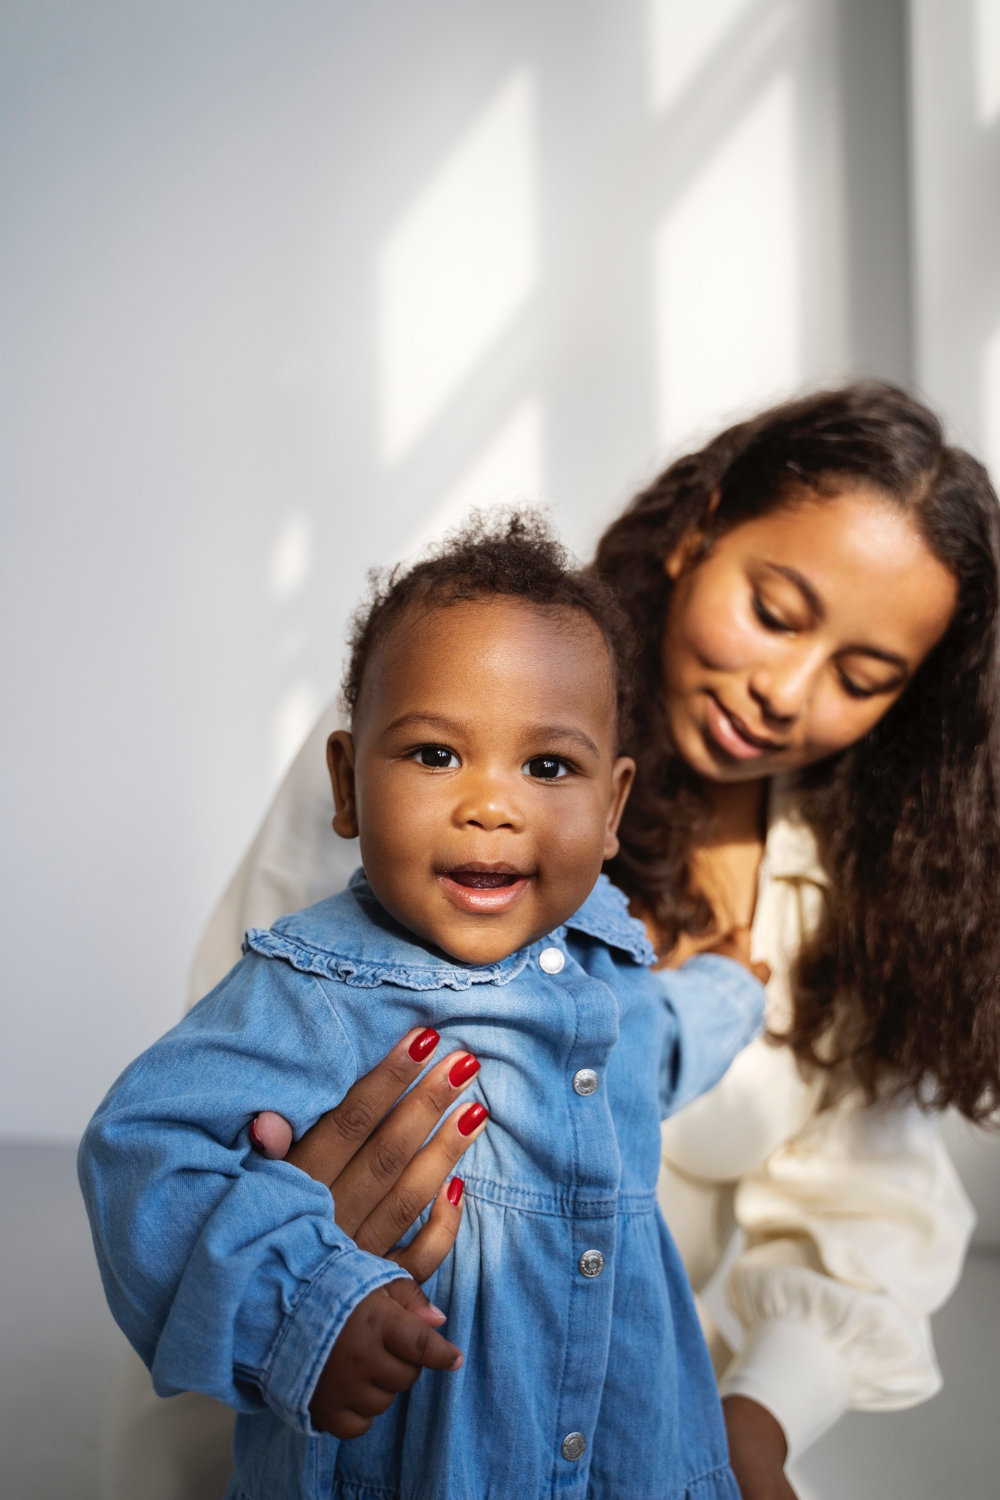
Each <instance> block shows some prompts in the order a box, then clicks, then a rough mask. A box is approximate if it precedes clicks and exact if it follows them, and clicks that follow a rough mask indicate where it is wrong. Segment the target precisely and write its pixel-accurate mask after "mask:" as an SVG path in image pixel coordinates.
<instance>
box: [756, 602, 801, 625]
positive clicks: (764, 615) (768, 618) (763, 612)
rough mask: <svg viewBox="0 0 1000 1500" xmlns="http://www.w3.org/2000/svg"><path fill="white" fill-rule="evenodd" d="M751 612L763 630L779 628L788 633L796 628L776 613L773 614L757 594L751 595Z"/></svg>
mask: <svg viewBox="0 0 1000 1500" xmlns="http://www.w3.org/2000/svg"><path fill="white" fill-rule="evenodd" d="M753 612H754V614H755V615H756V616H757V619H758V620H759V621H760V623H761V624H762V625H763V627H764V629H765V630H780V631H783V632H784V633H786V634H788V633H791V632H794V631H795V630H796V629H797V628H798V627H797V626H795V625H791V624H789V622H788V621H787V620H783V619H781V618H780V617H779V616H778V615H776V614H773V613H772V612H771V610H770V609H768V607H767V605H766V604H765V603H764V601H763V599H762V598H761V597H760V595H759V594H754V595H753Z"/></svg>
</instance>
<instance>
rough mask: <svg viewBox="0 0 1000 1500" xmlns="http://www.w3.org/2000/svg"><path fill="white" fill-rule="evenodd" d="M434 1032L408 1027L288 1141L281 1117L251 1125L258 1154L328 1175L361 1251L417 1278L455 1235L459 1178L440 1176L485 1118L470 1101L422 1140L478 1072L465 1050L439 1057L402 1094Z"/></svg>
mask: <svg viewBox="0 0 1000 1500" xmlns="http://www.w3.org/2000/svg"><path fill="white" fill-rule="evenodd" d="M439 1040H440V1038H439V1037H438V1034H437V1032H436V1031H434V1030H433V1029H431V1028H430V1027H426V1028H424V1029H423V1030H417V1029H415V1030H413V1031H411V1032H409V1033H408V1034H407V1035H406V1036H405V1037H403V1039H402V1041H401V1042H399V1043H398V1044H397V1045H396V1046H395V1047H394V1048H393V1049H392V1051H391V1052H390V1053H389V1055H388V1056H387V1057H386V1058H384V1059H383V1060H382V1062H380V1063H378V1064H377V1065H376V1066H375V1067H374V1068H372V1070H371V1072H370V1073H366V1074H365V1076H364V1077H363V1078H359V1079H358V1081H357V1083H356V1084H355V1085H354V1087H353V1088H352V1089H350V1090H349V1092H348V1093H347V1094H346V1095H345V1096H344V1098H343V1099H342V1100H341V1101H340V1103H339V1104H338V1105H336V1106H335V1108H333V1109H331V1110H328V1111H327V1113H326V1114H325V1115H323V1116H322V1117H321V1118H320V1119H319V1120H317V1121H316V1124H315V1125H313V1126H312V1128H311V1129H310V1130H307V1131H306V1133H305V1135H304V1136H303V1137H302V1139H301V1140H299V1141H296V1143H295V1145H294V1146H292V1145H291V1139H292V1129H291V1126H290V1125H289V1124H288V1121H287V1120H285V1119H283V1118H282V1116H281V1115H277V1114H274V1113H273V1112H272V1111H270V1110H267V1111H263V1112H262V1113H261V1114H259V1115H258V1116H257V1117H256V1119H255V1120H254V1122H253V1124H252V1125H251V1135H252V1137H253V1139H254V1143H255V1145H256V1146H257V1149H258V1150H259V1151H261V1152H262V1154H263V1155H265V1156H268V1157H270V1158H272V1159H276V1158H279V1157H284V1159H285V1160H286V1161H290V1162H292V1163H293V1164H294V1165H295V1166H297V1167H299V1168H300V1170H301V1171H303V1172H305V1173H306V1174H307V1175H308V1176H309V1177H312V1178H314V1179H315V1181H317V1182H325V1183H326V1185H327V1187H328V1188H329V1189H330V1192H331V1193H332V1194H333V1201H334V1217H335V1219H336V1221H337V1223H338V1225H339V1226H340V1228H341V1229H343V1230H344V1232H345V1234H349V1235H350V1236H351V1238H352V1239H353V1240H354V1242H355V1244H356V1245H357V1246H358V1247H359V1249H361V1250H367V1251H369V1252H370V1253H371V1254H372V1255H383V1256H386V1257H387V1258H388V1259H389V1260H393V1261H395V1262H396V1263H397V1265H399V1266H401V1267H402V1269H403V1270H404V1271H406V1272H408V1273H409V1275H410V1276H412V1277H413V1279H414V1281H426V1280H427V1278H428V1276H430V1275H432V1274H433V1272H434V1271H436V1270H437V1268H438V1266H439V1265H440V1264H441V1262H442V1261H443V1260H444V1259H445V1257H446V1256H447V1255H448V1252H449V1251H450V1250H451V1247H452V1245H453V1244H454V1243H455V1236H456V1235H457V1233H458V1226H459V1223H460V1222H461V1218H462V1180H461V1178H459V1177H454V1178H452V1180H451V1182H450V1183H448V1185H447V1187H445V1181H446V1179H447V1178H448V1177H449V1175H450V1173H451V1171H452V1169H453V1168H454V1166H455V1165H456V1163H457V1162H458V1161H459V1160H460V1158H461V1156H462V1154H463V1152H464V1151H466V1150H467V1149H468V1147H469V1146H471V1145H472V1142H473V1141H474V1140H475V1139H476V1138H477V1136H479V1135H481V1134H482V1132H483V1130H484V1129H485V1128H486V1124H487V1121H488V1118H489V1116H488V1114H487V1112H486V1109H485V1107H484V1106H483V1105H482V1104H479V1103H475V1104H471V1105H469V1106H468V1107H467V1108H465V1109H457V1110H455V1111H454V1113H453V1114H452V1115H450V1116H449V1118H448V1119H447V1120H446V1121H445V1122H444V1124H443V1125H442V1126H441V1128H440V1129H439V1130H437V1132H436V1134H435V1135H434V1138H433V1140H430V1141H428V1140H427V1137H428V1135H429V1134H430V1132H431V1131H432V1130H434V1128H435V1126H437V1125H438V1123H439V1121H440V1120H441V1117H442V1115H443V1114H444V1113H445V1112H446V1111H447V1110H448V1109H449V1108H450V1107H451V1106H452V1105H453V1104H454V1103H455V1100H456V1099H457V1098H458V1097H459V1095H460V1094H461V1093H462V1091H463V1090H464V1089H466V1088H468V1086H469V1084H470V1083H471V1082H472V1080H473V1079H474V1078H475V1076H476V1074H477V1073H478V1072H479V1063H478V1062H477V1061H476V1059H475V1058H474V1057H473V1056H472V1055H471V1053H468V1052H452V1053H450V1054H449V1055H448V1056H447V1057H445V1058H443V1059H442V1061H441V1062H439V1063H437V1064H435V1066H434V1067H433V1068H431V1070H430V1071H429V1072H428V1074H427V1076H426V1077H425V1078H421V1080H420V1082H419V1083H418V1084H417V1085H416V1087H415V1088H413V1089H412V1090H411V1091H410V1093H408V1094H407V1095H406V1098H405V1099H403V1100H402V1102H399V1101H400V1098H401V1096H402V1095H403V1094H404V1093H406V1090H407V1089H408V1088H409V1087H410V1085H411V1084H412V1083H413V1081H414V1079H415V1078H417V1077H418V1076H419V1074H420V1071H421V1069H422V1068H423V1067H424V1065H425V1063H426V1061H427V1059H428V1057H430V1055H431V1054H432V1053H433V1051H434V1049H435V1048H436V1046H437V1044H438V1041H439ZM425 1141H426V1142H427V1144H426V1145H424V1144H423V1143H424V1142H425ZM432 1199H433V1200H434V1206H433V1208H432V1209H431V1212H430V1217H429V1218H428V1220H427V1223H426V1224H425V1225H424V1226H423V1228H421V1229H420V1230H419V1231H418V1233H417V1234H416V1235H415V1236H414V1237H413V1240H412V1241H411V1242H410V1244H409V1245H408V1246H407V1247H406V1248H405V1249H403V1250H395V1251H393V1250H392V1247H393V1245H395V1244H397V1243H398V1241H399V1239H400V1238H401V1236H402V1235H404V1234H405V1233H406V1231H407V1230H408V1229H409V1228H410V1227H411V1225H412V1224H413V1223H415V1221H416V1220H417V1218H418V1217H419V1215H420V1214H421V1213H422V1212H423V1210H424V1209H425V1208H426V1207H427V1205H428V1203H430V1202H431V1200H432ZM390 1251H391V1252H392V1253H391V1254H390V1253H389V1252H390ZM427 1321H434V1320H432V1319H430V1318H428V1319H427Z"/></svg>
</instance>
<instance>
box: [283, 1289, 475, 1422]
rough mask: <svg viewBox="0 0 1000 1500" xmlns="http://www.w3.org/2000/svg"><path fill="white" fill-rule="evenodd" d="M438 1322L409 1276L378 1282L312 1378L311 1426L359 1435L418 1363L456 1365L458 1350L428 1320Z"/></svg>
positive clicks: (404, 1384)
mask: <svg viewBox="0 0 1000 1500" xmlns="http://www.w3.org/2000/svg"><path fill="white" fill-rule="evenodd" d="M431 1322H435V1323H443V1322H444V1313H442V1312H441V1311H440V1310H439V1309H438V1308H436V1307H433V1306H432V1304H431V1303H430V1302H428V1300H427V1298H426V1297H425V1296H424V1294H423V1292H422V1291H421V1290H420V1288H419V1287H418V1286H417V1285H416V1283H415V1282H413V1281H410V1280H409V1278H405V1279H402V1280H400V1281H390V1282H389V1284H388V1286H380V1287H377V1288H376V1290H375V1291H374V1292H369V1293H368V1296H367V1297H365V1298H363V1299H362V1301H361V1302H359V1303H358V1305H357V1307H356V1308H355V1309H354V1311H353V1312H352V1313H351V1316H350V1317H349V1318H348V1320H347V1322H346V1323H345V1324H344V1327H343V1331H342V1333H341V1335H340V1337H339V1338H338V1340H337V1342H336V1343H335V1344H334V1346H333V1348H332V1350H331V1351H330V1358H329V1359H328V1360H327V1362H326V1364H325V1365H324V1367H323V1373H322V1375H321V1376H320V1377H319V1380H318V1381H317V1382H316V1389H315V1391H314V1392H313V1398H312V1400H311V1401H310V1403H309V1415H310V1416H311V1417H312V1421H313V1426H314V1427H317V1428H318V1429H319V1430H320V1431H321V1432H330V1433H332V1434H333V1436H334V1437H338V1438H354V1437H360V1436H361V1434H362V1433H363V1432H367V1431H368V1429H369V1427H370V1426H371V1425H372V1422H373V1421H374V1420H375V1418H376V1417H378V1416H381V1414H382V1413H383V1412H384V1411H388V1409H389V1407H390V1406H391V1405H392V1403H393V1401H394V1400H395V1399H396V1395H397V1394H398V1392H399V1391H408V1390H409V1388H410V1386H411V1385H412V1384H413V1383H414V1381H415V1380H416V1378H417V1376H418V1375H419V1374H420V1371H421V1369H424V1368H426V1369H428V1370H459V1369H461V1367H462V1355H461V1354H460V1353H459V1351H458V1350H457V1349H456V1348H455V1345H454V1344H449V1343H448V1341H447V1339H443V1338H442V1337H441V1335H440V1334H439V1333H435V1331H434V1329H433V1328H431V1327H430V1326H429V1325H430V1323H431Z"/></svg>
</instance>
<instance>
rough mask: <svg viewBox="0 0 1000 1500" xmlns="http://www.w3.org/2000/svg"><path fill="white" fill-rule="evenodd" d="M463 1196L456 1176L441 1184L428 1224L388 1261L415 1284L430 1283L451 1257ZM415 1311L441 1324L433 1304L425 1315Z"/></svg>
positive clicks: (460, 1215) (419, 1310)
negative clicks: (405, 1272)
mask: <svg viewBox="0 0 1000 1500" xmlns="http://www.w3.org/2000/svg"><path fill="white" fill-rule="evenodd" d="M463 1197H464V1184H463V1182H462V1179H461V1177H453V1178H452V1179H451V1181H450V1182H444V1183H442V1184H441V1187H440V1189H439V1191H438V1195H437V1197H436V1198H435V1199H434V1206H433V1208H432V1209H431V1211H430V1217H429V1218H428V1220H427V1223H426V1224H424V1225H422V1226H421V1228H420V1229H418V1230H417V1232H416V1234H415V1235H414V1236H413V1239H412V1240H411V1241H410V1243H409V1244H408V1245H407V1246H406V1248H405V1249H403V1250H393V1252H392V1254H391V1255H389V1256H387V1259H388V1260H394V1261H395V1262H396V1264H397V1265H398V1266H401V1267H402V1269H403V1270H404V1271H409V1273H410V1275H411V1276H412V1277H413V1279H414V1281H417V1282H423V1281H427V1279H428V1278H429V1277H431V1276H433V1275H434V1272H435V1271H436V1270H437V1268H438V1266H439V1265H440V1264H441V1262H442V1261H443V1260H445V1259H446V1258H447V1257H448V1256H449V1255H450V1254H451V1249H452V1246H453V1245H454V1243H455V1237H456V1235H457V1234H458V1226H459V1225H460V1224H461V1222H462V1200H463ZM412 1311H413V1312H415V1313H417V1315H418V1316H422V1317H423V1318H424V1321H425V1322H427V1323H430V1324H431V1326H432V1327H437V1326H438V1324H439V1323H440V1322H441V1321H442V1315H441V1313H440V1311H439V1310H438V1308H436V1307H434V1306H433V1304H432V1303H428V1304H427V1312H426V1313H422V1312H421V1309H420V1308H417V1307H414V1308H413V1309H412Z"/></svg>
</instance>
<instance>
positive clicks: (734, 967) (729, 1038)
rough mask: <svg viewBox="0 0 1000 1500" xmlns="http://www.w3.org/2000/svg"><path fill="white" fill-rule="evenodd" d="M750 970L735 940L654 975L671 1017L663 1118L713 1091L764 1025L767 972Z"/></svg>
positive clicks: (664, 1062) (746, 955)
mask: <svg viewBox="0 0 1000 1500" xmlns="http://www.w3.org/2000/svg"><path fill="white" fill-rule="evenodd" d="M754 970H755V972H751V966H750V961H749V951H748V949H747V951H746V952H744V945H741V944H740V941H739V939H738V938H736V937H731V938H728V939H726V940H725V944H723V945H720V947H719V950H718V951H717V952H710V953H699V954H697V955H696V956H695V957H694V958H689V959H688V960H687V962H686V963H684V964H682V965H681V966H680V968H679V969H658V970H657V971H656V973H655V975H654V977H655V979H656V980H657V981H658V983H659V985H660V987H661V989H662V991H663V995H664V999H665V1000H666V1002H667V1006H668V1008H669V1009H670V1010H671V1011H672V1013H673V1019H674V1023H675V1025H674V1027H673V1028H671V1029H670V1030H668V1034H667V1042H666V1045H665V1047H664V1050H663V1056H662V1057H661V1060H660V1107H661V1110H662V1113H663V1118H664V1119H666V1117H667V1115H671V1114H674V1113H675V1112H676V1111H677V1110H679V1109H681V1108H683V1106H684V1105H685V1104H689V1103H690V1101H691V1100H692V1099H696V1098H697V1097H698V1095H699V1094H704V1093H705V1092H706V1090H708V1089H710V1088H712V1087H713V1086H714V1085H715V1084H716V1083H718V1081H719V1079H720V1078H721V1077H722V1075H723V1074H724V1073H725V1071H726V1069H727V1068H728V1067H729V1065H730V1063H731V1062H732V1061H733V1059H734V1058H735V1057H736V1055H737V1053H739V1052H742V1050H743V1048H744V1047H745V1046H746V1045H747V1044H748V1042H752V1041H753V1039H754V1037H756V1036H758V1035H759V1034H760V1032H761V1030H762V1029H763V1025H764V984H763V983H762V980H764V979H766V977H767V976H766V974H765V973H764V972H763V971H761V972H759V973H758V972H757V966H754Z"/></svg>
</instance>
